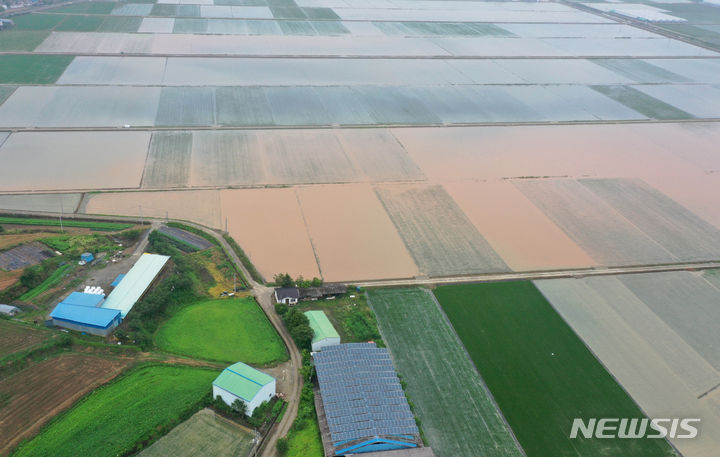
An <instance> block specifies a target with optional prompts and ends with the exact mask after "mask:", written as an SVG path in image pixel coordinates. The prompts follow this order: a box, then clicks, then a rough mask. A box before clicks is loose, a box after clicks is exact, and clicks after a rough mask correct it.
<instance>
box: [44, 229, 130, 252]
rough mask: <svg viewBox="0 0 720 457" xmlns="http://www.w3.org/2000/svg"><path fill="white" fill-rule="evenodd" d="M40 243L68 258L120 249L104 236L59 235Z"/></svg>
mask: <svg viewBox="0 0 720 457" xmlns="http://www.w3.org/2000/svg"><path fill="white" fill-rule="evenodd" d="M40 241H42V242H43V243H44V244H45V245H47V246H48V247H49V248H51V249H53V250H55V251H60V252H62V253H63V254H66V255H69V256H78V255H80V254H82V253H83V252H91V253H93V254H95V253H98V252H113V251H117V250H119V249H121V248H119V247H118V246H117V243H115V241H113V240H111V239H110V238H109V237H107V236H105V235H97V234H91V235H61V236H55V237H52V238H45V239H43V240H40Z"/></svg>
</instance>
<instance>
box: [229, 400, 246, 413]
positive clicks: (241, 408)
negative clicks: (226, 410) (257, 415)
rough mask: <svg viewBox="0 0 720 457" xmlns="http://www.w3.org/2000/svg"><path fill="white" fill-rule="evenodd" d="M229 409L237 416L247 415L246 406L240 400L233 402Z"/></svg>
mask: <svg viewBox="0 0 720 457" xmlns="http://www.w3.org/2000/svg"><path fill="white" fill-rule="evenodd" d="M230 407H231V408H232V410H233V411H234V412H235V414H237V415H238V416H245V415H247V404H245V402H244V401H242V400H240V399H239V398H238V399H237V400H235V401H234V402H233V404H232V406H230Z"/></svg>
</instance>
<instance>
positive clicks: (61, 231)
mask: <svg viewBox="0 0 720 457" xmlns="http://www.w3.org/2000/svg"><path fill="white" fill-rule="evenodd" d="M64 212H65V208H63V202H62V197H60V233H65V229H63V223H62V218H63V213H64Z"/></svg>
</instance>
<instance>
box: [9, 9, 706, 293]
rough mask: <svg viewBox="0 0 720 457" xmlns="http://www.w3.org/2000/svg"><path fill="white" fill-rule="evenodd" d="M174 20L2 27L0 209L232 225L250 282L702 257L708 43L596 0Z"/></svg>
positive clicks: (175, 13)
mask: <svg viewBox="0 0 720 457" xmlns="http://www.w3.org/2000/svg"><path fill="white" fill-rule="evenodd" d="M181 3H182V4H180V3H158V4H154V3H127V2H110V1H107V2H103V1H100V2H87V3H77V4H73V5H65V6H60V7H54V8H48V9H45V10H41V11H35V12H32V13H31V14H26V15H23V16H20V17H18V21H17V24H16V26H15V27H14V28H11V29H9V30H3V31H2V32H0V33H1V35H0V53H8V54H6V55H0V63H2V62H5V63H6V64H7V65H3V70H2V72H0V129H5V130H6V132H2V131H0V160H1V161H2V165H3V166H2V167H1V168H0V192H2V193H4V194H9V193H14V194H19V195H14V196H13V197H14V198H13V199H12V200H11V199H6V198H5V197H4V196H3V195H0V209H17V207H18V202H27V204H28V205H29V206H28V208H29V209H31V208H32V209H35V208H37V209H40V210H45V211H51V210H56V206H57V203H56V202H55V201H54V200H53V199H54V198H59V197H45V196H41V195H30V193H34V192H38V191H42V192H47V193H50V192H65V193H67V194H69V195H70V194H71V195H73V197H72V198H76V197H75V196H77V195H79V196H80V199H81V201H80V202H79V203H78V204H75V205H73V206H72V207H73V210H74V211H78V212H87V213H102V214H118V215H131V216H139V215H140V214H141V213H142V214H143V215H145V216H155V217H163V216H165V215H167V216H168V217H175V218H180V219H187V220H193V221H196V222H199V223H202V224H204V225H207V226H210V227H212V228H217V229H224V228H225V227H226V225H227V229H228V231H229V232H230V233H231V234H232V235H233V236H234V237H235V238H236V239H237V241H238V243H239V244H240V245H241V246H242V248H243V250H244V251H246V252H247V253H248V255H249V256H250V259H251V260H252V261H253V262H255V263H256V264H257V265H258V268H259V269H260V270H261V271H262V272H263V274H264V275H265V276H266V277H272V276H273V275H274V274H276V273H278V272H279V271H284V270H288V271H291V272H293V274H296V275H297V274H302V275H303V276H305V277H313V276H326V278H325V279H327V280H330V281H336V280H337V281H348V280H373V279H387V278H412V277H416V276H431V277H434V276H449V275H468V274H482V273H492V272H502V271H508V270H514V271H534V270H555V269H562V268H593V267H596V266H599V267H602V266H616V265H620V266H624V265H638V264H648V263H655V262H662V263H675V262H698V261H702V260H717V256H718V255H719V250H718V246H716V242H715V241H713V240H714V239H715V238H716V233H715V231H716V230H717V229H719V228H720V210H718V206H717V205H715V204H713V201H712V198H711V197H710V196H711V195H714V194H716V193H717V192H718V191H720V178H718V176H717V173H715V171H716V170H717V169H718V168H720V162H719V161H718V157H717V154H715V153H714V148H715V145H716V144H717V141H718V138H720V129H718V127H717V125H716V123H715V122H714V121H715V120H716V119H717V118H719V117H720V111H718V106H720V103H717V101H718V94H720V91H718V89H717V87H716V86H717V85H718V84H720V77H719V76H718V75H720V71H719V70H720V61H719V60H718V59H717V57H719V56H720V54H719V53H718V52H717V50H716V49H714V48H712V46H710V47H709V48H708V47H700V46H694V45H693V44H692V43H689V42H686V41H680V40H677V39H673V38H672V37H668V36H665V35H663V34H659V33H655V32H654V31H653V29H652V26H653V24H649V25H648V24H645V26H644V27H643V28H638V27H633V26H632V21H630V23H621V22H620V21H616V20H614V19H613V15H614V14H615V13H608V11H606V10H607V8H604V7H603V6H597V5H596V7H597V8H595V10H592V9H590V8H588V7H586V6H583V5H580V6H577V7H576V6H574V5H572V4H560V3H555V2H535V3H528V2H482V1H466V2H436V1H432V0H428V1H423V2H407V1H399V0H393V1H390V0H381V1H377V2H373V3H372V4H362V5H360V4H357V3H356V2H352V1H345V0H342V1H336V0H332V1H330V0H312V1H310V0H297V1H294V0H289V1H285V2H282V3H283V5H282V6H278V5H277V4H276V3H277V2H267V1H265V0H257V1H253V2H252V3H253V4H252V5H236V4H233V5H230V4H228V2H227V1H221V0H217V1H216V2H215V3H212V2H208V1H205V0H202V1H201V0H197V1H193V0H188V1H183V2H181ZM230 3H233V2H230ZM670 5H671V4H667V5H664V7H666V8H667V10H666V11H668V12H666V13H664V14H671V13H672V14H676V15H677V17H681V18H683V19H685V20H687V21H691V22H692V21H697V20H699V16H698V14H699V13H698V12H697V11H694V10H699V11H702V12H703V14H704V15H706V16H707V17H710V18H713V17H716V16H717V15H713V14H711V13H712V11H711V10H708V7H706V6H705V7H699V6H698V7H695V6H692V7H691V6H688V7H687V8H688V9H687V11H686V10H685V9H684V7H683V8H676V6H670ZM644 10H652V11H654V12H655V13H657V12H658V11H659V10H660V8H659V7H658V8H655V9H653V8H650V7H648V8H645V7H644ZM671 10H672V11H671ZM653 14H654V13H653ZM658 17H663V16H653V20H654V19H656V18H658ZM651 22H652V21H651ZM663 27H664V28H665V29H666V32H667V30H668V27H669V28H672V27H670V26H667V27H665V25H663ZM689 30H692V29H689ZM703 30H704V29H703ZM706 32H707V33H709V34H711V33H714V32H711V31H710V30H706ZM710 41H711V42H712V40H710ZM10 53H12V54H10ZM41 72H42V73H43V77H42V78H41V77H39V76H38V75H39V73H41ZM45 73H47V74H45ZM628 121H630V122H632V123H631V124H627V123H626V122H628ZM658 121H662V124H660V123H658ZM687 121H693V122H692V123H689V122H687ZM608 122H610V123H608ZM528 124H531V125H528ZM550 124H552V125H550ZM578 124H582V125H578ZM116 130H119V131H116ZM37 163H43V164H45V166H43V167H37V166H35V164H37ZM619 179H622V180H628V181H627V182H626V181H618V180H619ZM358 183H363V184H368V185H370V186H372V190H373V192H374V194H375V195H374V196H373V195H370V194H369V193H368V192H367V187H363V186H359V187H358V186H357V184H358ZM628 183H630V184H628ZM276 187H282V189H276ZM356 189H363V191H362V192H359V193H357V194H356V192H355V191H356ZM141 190H151V191H152V192H139V191H141ZM95 191H98V192H99V193H95ZM116 191H120V192H117V193H116ZM180 191H183V192H180ZM568 193H569V194H570V195H566V194H568ZM571 197H572V198H571ZM250 200H254V201H250ZM3 202H7V203H3ZM566 203H567V204H566ZM345 204H347V205H349V206H351V207H353V208H352V209H346V208H343V210H342V211H340V210H337V211H336V210H335V209H337V208H340V207H341V206H344V205H345ZM378 205H380V206H381V208H380V207H379V206H378ZM648 205H650V206H648ZM20 206H22V205H20ZM588 207H593V208H595V209H596V211H594V212H593V213H592V214H585V212H584V209H585V208H588ZM640 208H647V210H646V211H644V212H643V213H642V214H640V213H638V212H637V210H638V209H640ZM586 216H587V217H586ZM366 217H367V218H369V219H368V220H372V221H373V223H371V225H373V230H370V231H362V230H355V228H356V227H358V226H360V225H362V224H361V222H362V221H363V220H364V219H363V218H366ZM438 218H441V219H442V221H443V222H441V223H437V222H434V221H437V220H439V219H438ZM591 219H592V224H590V226H588V225H587V221H588V220H591ZM388 220H389V221H391V222H392V225H389V224H388ZM335 222H337V227H341V228H342V229H338V230H330V228H332V227H335V224H334V223H335ZM446 222H447V223H446ZM273 225H279V227H278V228H275V227H271V226H273ZM598 227H605V228H612V229H613V230H612V231H610V230H599V229H598ZM339 232H342V234H340V235H337V233H339ZM681 233H691V236H690V237H689V238H688V239H686V240H684V239H683V237H682V236H681V235H680V234H681ZM380 239H382V240H383V242H382V243H381V242H379V240H380ZM398 240H401V244H402V245H400V243H398ZM385 242H387V243H386V244H384V243H385ZM348 245H355V246H357V249H355V250H354V252H352V253H350V252H348V249H347V246H348ZM551 246H552V247H556V249H551V248H550V247H551ZM359 251H362V258H358V259H357V262H355V263H353V265H349V262H348V259H350V258H352V254H356V255H359ZM391 253H392V255H391ZM391 256H392V258H393V260H392V261H391V260H389V258H390V257H391ZM379 265H383V267H379Z"/></svg>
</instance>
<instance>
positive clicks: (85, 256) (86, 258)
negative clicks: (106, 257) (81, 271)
mask: <svg viewBox="0 0 720 457" xmlns="http://www.w3.org/2000/svg"><path fill="white" fill-rule="evenodd" d="M93 260H95V256H94V255H92V253H91V252H83V253H82V254H80V261H82V262H85V263H90V262H92V261H93Z"/></svg>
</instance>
